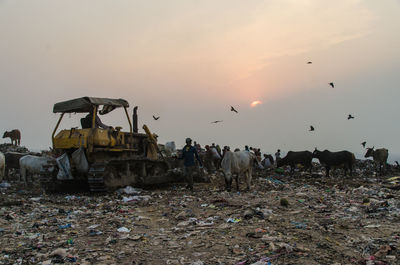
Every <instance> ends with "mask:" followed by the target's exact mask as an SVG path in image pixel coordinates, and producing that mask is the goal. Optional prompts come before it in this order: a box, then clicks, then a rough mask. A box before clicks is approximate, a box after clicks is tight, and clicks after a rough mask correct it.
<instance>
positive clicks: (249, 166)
mask: <svg viewBox="0 0 400 265" xmlns="http://www.w3.org/2000/svg"><path fill="white" fill-rule="evenodd" d="M254 163H258V161H257V159H256V156H255V155H254V154H252V153H250V152H247V151H238V152H231V151H229V150H226V151H225V154H224V157H223V158H222V161H221V168H222V172H223V174H224V176H225V185H226V190H227V191H228V192H230V191H231V187H232V180H233V179H232V175H234V174H236V189H237V190H238V191H239V175H240V174H244V175H245V178H246V184H247V190H250V187H251V178H252V172H253V165H254Z"/></svg>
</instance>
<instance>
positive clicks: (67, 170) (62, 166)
mask: <svg viewBox="0 0 400 265" xmlns="http://www.w3.org/2000/svg"><path fill="white" fill-rule="evenodd" d="M56 161H57V165H58V168H59V170H58V174H57V179H58V180H67V179H73V177H72V174H71V164H70V163H69V158H68V155H67V154H63V155H62V156H60V157H58V158H57V159H56Z"/></svg>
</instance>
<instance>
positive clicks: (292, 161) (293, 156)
mask: <svg viewBox="0 0 400 265" xmlns="http://www.w3.org/2000/svg"><path fill="white" fill-rule="evenodd" d="M312 159H313V154H312V153H311V152H310V151H299V152H294V151H289V152H288V153H287V154H286V156H285V157H284V158H282V159H279V160H278V161H277V165H276V166H277V167H282V166H285V165H289V166H290V174H293V172H294V168H295V167H296V165H297V164H301V165H303V166H304V167H305V168H306V169H310V174H311V171H312V164H311V161H312Z"/></svg>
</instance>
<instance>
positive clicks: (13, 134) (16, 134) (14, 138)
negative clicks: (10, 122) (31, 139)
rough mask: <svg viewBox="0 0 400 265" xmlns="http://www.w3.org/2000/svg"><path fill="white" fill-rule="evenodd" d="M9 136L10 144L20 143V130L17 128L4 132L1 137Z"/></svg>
mask: <svg viewBox="0 0 400 265" xmlns="http://www.w3.org/2000/svg"><path fill="white" fill-rule="evenodd" d="M7 137H10V139H11V144H14V142H15V145H20V143H21V132H20V131H19V130H18V129H15V130H12V131H10V132H7V131H6V132H4V134H3V138H7Z"/></svg>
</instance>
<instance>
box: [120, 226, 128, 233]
mask: <svg viewBox="0 0 400 265" xmlns="http://www.w3.org/2000/svg"><path fill="white" fill-rule="evenodd" d="M117 231H118V232H120V233H129V232H130V231H131V230H130V229H128V228H126V227H120V228H118V229H117Z"/></svg>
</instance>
